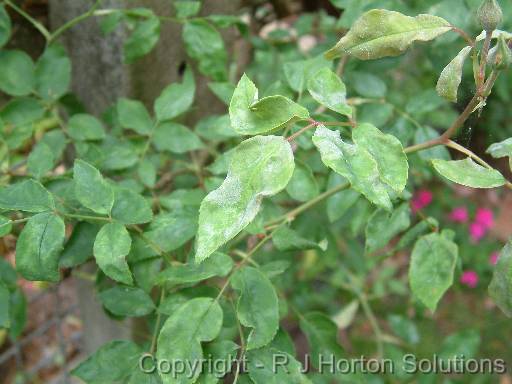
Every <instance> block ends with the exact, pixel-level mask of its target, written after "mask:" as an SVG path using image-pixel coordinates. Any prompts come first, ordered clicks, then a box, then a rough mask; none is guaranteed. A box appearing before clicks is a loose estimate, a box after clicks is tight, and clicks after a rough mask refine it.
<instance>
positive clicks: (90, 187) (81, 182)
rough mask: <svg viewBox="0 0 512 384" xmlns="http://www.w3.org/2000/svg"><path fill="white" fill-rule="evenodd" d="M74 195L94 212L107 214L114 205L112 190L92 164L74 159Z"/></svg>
mask: <svg viewBox="0 0 512 384" xmlns="http://www.w3.org/2000/svg"><path fill="white" fill-rule="evenodd" d="M73 179H74V181H75V195H76V198H77V199H78V201H79V202H80V203H82V204H83V205H84V206H85V207H86V208H89V209H91V210H93V211H94V212H96V213H99V214H104V215H108V214H110V211H111V210H112V206H113V205H114V190H113V188H112V186H111V185H110V184H109V183H108V182H107V181H106V180H105V179H104V178H103V176H101V173H100V172H99V171H98V170H97V169H96V168H94V167H93V166H92V165H90V164H88V163H86V162H85V161H83V160H80V159H77V160H75V166H74V167H73Z"/></svg>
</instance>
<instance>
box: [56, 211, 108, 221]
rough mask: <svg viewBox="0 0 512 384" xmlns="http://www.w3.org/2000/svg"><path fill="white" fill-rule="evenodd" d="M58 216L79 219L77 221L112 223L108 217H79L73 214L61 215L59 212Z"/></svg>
mask: <svg viewBox="0 0 512 384" xmlns="http://www.w3.org/2000/svg"><path fill="white" fill-rule="evenodd" d="M59 214H60V215H62V216H65V217H70V218H72V219H79V220H98V221H112V219H111V218H109V217H102V216H89V215H79V214H75V213H63V212H59Z"/></svg>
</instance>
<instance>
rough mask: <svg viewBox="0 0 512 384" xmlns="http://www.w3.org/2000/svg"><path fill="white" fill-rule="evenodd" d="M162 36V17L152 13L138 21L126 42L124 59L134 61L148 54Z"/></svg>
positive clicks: (128, 61)
mask: <svg viewBox="0 0 512 384" xmlns="http://www.w3.org/2000/svg"><path fill="white" fill-rule="evenodd" d="M159 38H160V19H159V18H158V17H156V16H155V15H151V16H150V17H147V18H145V19H141V20H139V21H137V23H136V25H135V29H134V31H133V32H132V34H131V35H130V37H128V39H126V41H125V42H124V61H125V62H126V63H133V62H134V61H135V60H137V59H138V58H140V57H142V56H144V55H146V54H148V53H149V52H151V50H152V49H153V48H154V47H155V45H156V43H158V39H159Z"/></svg>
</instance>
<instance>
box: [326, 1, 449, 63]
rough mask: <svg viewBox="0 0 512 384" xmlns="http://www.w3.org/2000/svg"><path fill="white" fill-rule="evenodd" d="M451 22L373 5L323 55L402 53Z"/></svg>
mask: <svg viewBox="0 0 512 384" xmlns="http://www.w3.org/2000/svg"><path fill="white" fill-rule="evenodd" d="M451 29H452V27H451V25H450V23H449V22H448V21H446V20H444V19H442V18H441V17H437V16H432V15H418V16H416V17H410V16H405V15H403V14H401V13H399V12H394V11H388V10H385V9H373V10H371V11H368V12H366V13H365V14H363V15H362V16H361V17H360V18H359V19H358V20H356V22H355V23H354V25H353V26H352V28H351V29H350V31H349V32H348V33H347V34H346V35H345V36H343V37H342V38H341V40H340V41H339V42H338V43H337V44H336V46H335V47H333V48H332V49H331V50H329V51H328V52H327V53H326V54H325V56H326V57H327V58H328V59H331V60H332V59H335V58H337V57H340V56H342V55H343V54H349V55H352V56H355V57H357V58H358V59H360V60H371V59H379V58H381V57H386V56H398V55H400V54H402V53H403V52H404V51H405V50H406V49H407V48H409V46H410V45H411V44H412V43H413V42H415V41H430V40H433V39H435V38H436V37H438V36H440V35H442V34H444V33H446V32H448V31H450V30H451Z"/></svg>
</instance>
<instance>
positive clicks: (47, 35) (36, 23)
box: [4, 0, 50, 41]
mask: <svg viewBox="0 0 512 384" xmlns="http://www.w3.org/2000/svg"><path fill="white" fill-rule="evenodd" d="M4 3H5V4H7V5H8V6H9V7H11V8H12V9H14V10H15V11H16V12H17V13H19V14H20V15H21V16H22V17H23V18H25V20H27V21H28V22H29V23H30V24H32V25H33V27H34V28H35V29H37V30H38V31H39V32H40V33H41V35H43V36H44V38H45V39H46V41H49V40H50V32H49V31H48V30H47V29H46V28H45V27H44V25H43V24H41V23H40V22H39V21H37V20H36V19H34V18H33V17H32V16H30V15H29V14H28V13H27V12H25V11H24V10H23V9H21V8H20V7H18V6H17V5H16V4H14V3H13V2H12V1H11V0H4Z"/></svg>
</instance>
